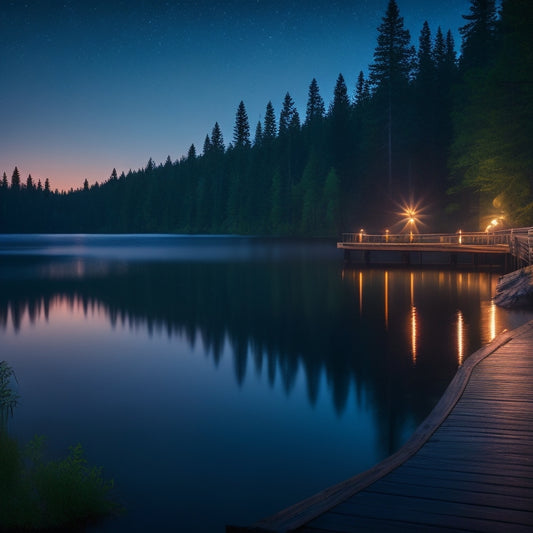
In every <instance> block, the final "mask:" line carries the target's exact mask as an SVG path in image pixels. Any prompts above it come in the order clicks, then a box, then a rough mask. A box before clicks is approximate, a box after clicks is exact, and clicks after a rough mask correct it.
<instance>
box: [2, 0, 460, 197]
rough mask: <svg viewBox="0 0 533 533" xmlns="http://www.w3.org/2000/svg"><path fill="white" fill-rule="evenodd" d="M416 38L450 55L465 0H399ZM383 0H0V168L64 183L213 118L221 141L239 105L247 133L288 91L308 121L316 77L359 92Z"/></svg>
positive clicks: (191, 138)
mask: <svg viewBox="0 0 533 533" xmlns="http://www.w3.org/2000/svg"><path fill="white" fill-rule="evenodd" d="M397 3H398V6H399V9H400V14H401V15H402V16H403V17H404V21H405V26H406V27H407V28H408V29H409V31H410V32H411V42H412V44H414V45H415V46H417V47H418V38H419V35H420V30H421V28H422V24H423V22H424V20H427V21H428V22H429V25H430V28H431V32H432V37H434V36H435V33H436V30H437V27H438V26H441V28H442V30H443V32H444V33H446V31H447V30H448V29H451V30H452V32H453V34H454V37H455V44H456V49H457V51H459V50H460V38H459V34H458V31H457V30H458V28H459V27H460V26H462V25H464V20H463V19H462V16H461V15H464V14H468V12H469V9H470V1H469V0H446V1H433V0H397ZM387 4H388V0H350V1H347V0H346V1H343V0H337V1H336V0H305V1H304V0H300V1H297V0H282V1H276V0H272V1H270V0H242V1H236V0H225V1H222V2H221V1H219V0H217V1H213V0H200V1H191V2H183V1H168V2H164V1H149V0H142V1H137V0H123V1H120V0H90V1H85V0H83V1H63V2H57V1H45V0H34V1H32V0H28V1H24V0H14V1H6V0H2V9H1V10H0V73H1V74H0V80H1V87H0V125H1V126H0V172H4V171H5V172H6V174H7V175H8V178H9V179H10V178H11V174H12V172H13V168H14V167H15V165H17V166H18V167H19V170H20V172H21V177H22V180H23V181H24V182H25V180H26V178H27V176H28V174H31V175H32V177H33V179H34V181H35V182H36V181H37V179H41V180H42V181H43V182H44V179H45V178H49V179H50V181H51V185H52V188H53V189H55V188H58V189H60V190H61V189H68V188H70V187H74V188H78V187H81V186H82V183H83V180H84V179H85V178H87V179H88V180H89V183H91V184H92V183H94V182H95V181H97V180H98V181H100V182H102V181H104V180H106V179H107V178H108V177H109V175H110V174H111V171H112V169H113V167H116V169H117V171H118V172H119V174H120V172H122V171H125V172H127V171H128V170H129V169H130V168H131V169H133V170H136V169H137V168H140V167H144V166H145V165H146V163H147V161H148V159H149V157H152V158H153V159H154V160H155V162H156V163H160V162H164V160H165V159H166V157H167V156H168V155H170V157H171V158H172V160H176V159H179V158H180V157H181V156H183V155H184V154H186V153H187V151H188V149H189V146H190V145H191V143H194V144H195V146H196V148H197V152H198V153H201V151H202V147H203V142H204V138H205V135H206V134H210V133H211V129H212V127H213V125H214V123H215V121H218V122H219V124H220V126H221V128H222V133H223V135H224V141H225V144H226V146H227V145H228V144H229V143H230V142H231V141H232V137H233V126H234V121H235V112H236V110H237V106H238V104H239V102H240V100H243V101H244V103H245V105H246V109H247V112H248V117H249V121H250V129H251V132H252V137H253V132H254V131H255V126H256V124H257V121H258V120H262V119H263V115H264V111H265V107H266V104H267V102H268V101H269V100H271V101H272V104H273V105H274V109H275V112H276V116H277V117H279V112H280V110H281V104H282V101H283V97H284V95H285V93H286V92H287V91H289V92H290V94H291V96H292V98H293V100H294V101H295V103H296V106H297V108H298V111H299V113H300V117H301V118H302V120H303V119H304V118H305V107H306V103H307V91H308V88H309V83H310V82H311V80H312V78H313V77H315V78H316V79H317V81H318V84H319V87H320V93H321V95H322V97H323V98H324V100H325V102H326V105H327V104H328V103H329V101H330V100H331V97H332V93H333V88H334V85H335V81H336V79H337V76H338V75H339V73H342V74H343V76H344V78H345V80H346V83H347V86H348V90H349V93H350V96H353V94H354V90H355V82H356V78H357V75H358V73H359V71H360V70H363V71H364V73H365V76H366V75H367V73H368V65H369V64H370V63H371V62H372V59H373V51H374V48H375V46H376V38H377V27H378V26H379V25H380V23H381V20H382V17H383V16H384V15H385V11H386V8H387Z"/></svg>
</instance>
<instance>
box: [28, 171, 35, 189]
mask: <svg viewBox="0 0 533 533" xmlns="http://www.w3.org/2000/svg"><path fill="white" fill-rule="evenodd" d="M34 188H35V187H34V185H33V179H32V177H31V174H29V175H28V178H27V179H26V190H27V191H33V189H34Z"/></svg>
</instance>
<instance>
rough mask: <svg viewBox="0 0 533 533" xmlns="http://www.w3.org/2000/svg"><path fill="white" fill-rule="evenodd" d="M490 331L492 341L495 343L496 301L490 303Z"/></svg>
mask: <svg viewBox="0 0 533 533" xmlns="http://www.w3.org/2000/svg"><path fill="white" fill-rule="evenodd" d="M489 331H490V334H489V336H490V340H491V341H493V340H494V339H495V338H496V304H495V303H494V300H492V301H491V302H490V307H489Z"/></svg>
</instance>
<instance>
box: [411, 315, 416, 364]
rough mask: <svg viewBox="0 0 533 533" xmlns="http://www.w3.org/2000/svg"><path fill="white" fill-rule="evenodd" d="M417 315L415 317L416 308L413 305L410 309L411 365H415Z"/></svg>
mask: <svg viewBox="0 0 533 533" xmlns="http://www.w3.org/2000/svg"><path fill="white" fill-rule="evenodd" d="M416 322H417V315H416V307H415V306H414V305H413V306H412V307H411V358H412V361H413V364H415V365H416V356H417V346H416V340H417V325H416Z"/></svg>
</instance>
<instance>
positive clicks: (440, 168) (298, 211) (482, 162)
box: [0, 0, 533, 236]
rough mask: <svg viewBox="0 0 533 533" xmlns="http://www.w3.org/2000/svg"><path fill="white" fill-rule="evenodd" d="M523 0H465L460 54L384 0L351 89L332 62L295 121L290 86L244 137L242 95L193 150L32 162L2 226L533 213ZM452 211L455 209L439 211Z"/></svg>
mask: <svg viewBox="0 0 533 533" xmlns="http://www.w3.org/2000/svg"><path fill="white" fill-rule="evenodd" d="M532 10H533V4H532V3H531V2H528V1H527V0H503V2H502V9H501V12H500V13H497V12H496V7H495V2H494V0H472V3H471V7H470V12H469V13H468V14H465V15H464V19H465V26H464V27H462V28H461V30H460V31H461V35H462V39H463V41H462V44H461V54H460V58H459V59H457V54H456V51H455V44H454V41H453V38H452V34H451V32H450V31H448V32H447V33H446V34H445V33H444V32H443V31H442V30H441V28H438V29H437V31H436V33H435V36H434V37H433V36H432V35H431V31H430V28H429V25H428V24H427V23H426V24H424V25H423V28H422V29H421V32H420V36H419V41H418V48H417V49H416V48H415V47H414V46H413V45H412V44H411V36H410V34H409V31H408V30H407V29H405V27H404V22H403V18H402V17H401V15H400V11H399V8H398V5H397V3H396V1H395V0H390V1H389V5H388V8H387V11H386V13H385V16H384V17H383V19H382V24H381V25H380V26H379V28H378V38H377V46H376V49H375V52H374V61H373V63H372V64H371V65H370V67H369V71H370V74H369V76H367V77H365V75H364V73H363V72H361V73H359V76H358V78H357V83H356V86H355V87H354V88H353V95H354V97H353V98H352V97H350V93H352V91H350V90H349V89H348V87H347V86H346V83H345V80H344V77H343V76H342V74H340V75H339V77H338V79H337V82H336V85H335V88H334V93H333V98H332V100H331V104H330V105H329V107H328V109H326V107H325V105H324V100H323V98H322V96H321V95H320V90H319V87H318V83H317V82H316V80H315V79H313V80H312V81H311V84H310V86H309V93H308V101H307V106H306V114H305V119H304V121H303V123H302V121H301V119H300V115H299V113H298V110H297V109H296V106H295V103H294V101H293V99H292V97H291V95H290V94H289V93H287V94H286V96H285V98H284V100H283V102H282V103H281V109H280V113H279V120H278V121H276V114H275V112H274V106H273V105H272V103H271V102H268V104H267V106H266V110H265V116H264V120H263V122H259V123H258V124H257V125H256V127H255V130H253V131H254V132H255V134H254V136H253V139H252V135H251V128H250V124H249V121H248V116H247V112H246V107H245V104H244V102H242V101H241V102H240V104H239V106H238V109H237V112H236V119H235V126H234V130H233V131H234V135H233V139H232V142H231V143H230V144H229V145H228V146H227V147H226V146H225V143H224V139H223V138H222V133H221V129H220V126H219V124H218V123H216V124H215V125H214V127H213V130H212V132H211V135H209V134H208V135H206V138H205V142H204V146H203V150H202V153H201V154H200V153H198V152H197V149H196V147H195V146H194V145H192V146H191V148H190V149H189V152H188V154H187V156H186V157H183V158H181V159H180V160H178V161H172V160H171V158H170V156H169V157H168V158H167V160H166V162H165V163H164V164H159V165H156V164H155V163H154V162H153V161H152V159H150V160H149V161H148V164H147V165H146V167H145V168H143V169H139V170H137V171H130V172H129V173H128V174H127V175H125V174H124V173H123V174H121V175H120V176H118V175H117V172H116V171H115V170H113V172H112V173H111V176H110V178H109V179H108V180H107V181H105V182H103V183H101V184H98V183H95V184H94V185H92V186H89V183H88V182H87V180H86V181H85V183H84V185H83V187H82V188H80V189H78V190H72V189H71V190H70V191H68V192H58V191H55V192H53V191H52V190H51V188H50V184H49V181H48V180H46V182H45V184H44V186H43V185H42V184H41V182H40V181H39V182H38V183H37V184H35V183H34V181H33V180H32V178H31V176H28V178H27V179H26V181H25V182H23V181H22V180H21V177H20V174H19V171H18V169H17V168H15V170H14V171H13V174H12V177H11V182H9V181H8V178H7V175H6V174H5V173H4V176H3V180H2V181H0V231H3V232H180V233H181V232H184V233H206V232H209V233H246V234H254V233H255V234H282V235H316V236H320V235H336V234H338V233H339V232H341V231H352V230H354V229H358V228H360V227H362V226H364V227H365V228H367V229H368V230H370V231H381V230H383V229H384V228H385V227H393V224H394V223H395V222H396V221H397V218H398V216H397V212H398V210H399V209H400V206H401V204H402V203H404V204H405V203H411V202H414V203H417V204H419V205H422V206H425V207H426V211H427V213H428V214H430V216H428V217H427V219H426V223H427V229H430V230H432V231H437V230H442V231H455V230H456V229H457V228H458V227H459V225H461V227H462V228H463V229H479V228H480V227H481V228H482V227H483V219H484V217H494V215H495V214H496V215H498V216H505V218H506V219H507V222H508V224H510V225H514V224H521V225H526V224H527V225H529V224H531V223H532V222H533V191H532V189H531V178H532V157H533V156H532V155H531V150H530V149H529V146H528V144H529V140H530V139H531V133H532V132H531V127H532V126H531V124H532V116H531V115H532V110H531V101H532V98H531V97H532V94H531V92H532V76H533V74H532V73H533V64H532V61H533V59H532V50H533V42H532V37H531V33H532V32H530V31H529V29H530V26H531V23H532V22H533V20H532V19H533V17H532ZM450 213H453V224H452V222H451V220H450Z"/></svg>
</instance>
